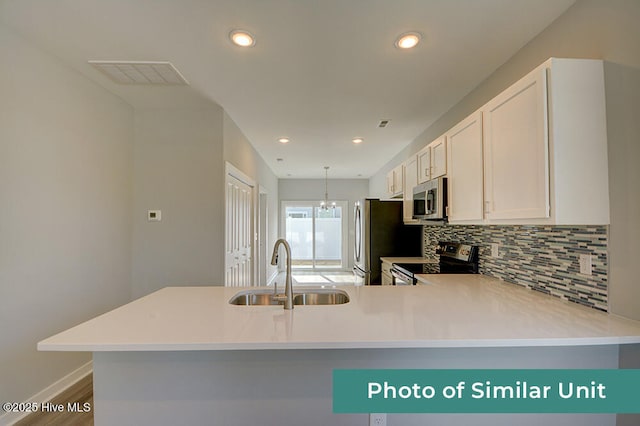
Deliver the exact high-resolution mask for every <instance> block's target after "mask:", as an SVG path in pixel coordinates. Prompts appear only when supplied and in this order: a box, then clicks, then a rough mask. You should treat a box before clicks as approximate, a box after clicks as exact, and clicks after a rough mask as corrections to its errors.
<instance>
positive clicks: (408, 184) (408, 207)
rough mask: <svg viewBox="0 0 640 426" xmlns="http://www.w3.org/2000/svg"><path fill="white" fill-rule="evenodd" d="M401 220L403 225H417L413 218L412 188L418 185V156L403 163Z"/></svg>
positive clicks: (413, 156)
mask: <svg viewBox="0 0 640 426" xmlns="http://www.w3.org/2000/svg"><path fill="white" fill-rule="evenodd" d="M403 183H404V191H403V196H402V200H403V208H402V212H403V219H404V223H417V220H416V219H414V218H413V187H414V186H416V185H417V184H418V156H417V155H412V156H411V157H409V159H408V160H407V161H405V163H404V182H403Z"/></svg>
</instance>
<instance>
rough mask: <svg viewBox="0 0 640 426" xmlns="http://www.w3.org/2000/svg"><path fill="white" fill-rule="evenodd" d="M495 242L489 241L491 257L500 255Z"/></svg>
mask: <svg viewBox="0 0 640 426" xmlns="http://www.w3.org/2000/svg"><path fill="white" fill-rule="evenodd" d="M499 247H500V246H499V245H498V244H497V243H491V257H500V249H499Z"/></svg>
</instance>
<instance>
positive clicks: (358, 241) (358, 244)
mask: <svg viewBox="0 0 640 426" xmlns="http://www.w3.org/2000/svg"><path fill="white" fill-rule="evenodd" d="M354 217H355V219H354V221H355V223H354V227H355V233H356V235H355V241H354V243H355V247H354V255H355V258H356V259H355V260H356V262H357V263H360V255H361V254H362V227H361V225H362V217H361V213H360V205H359V204H358V203H356V210H355V214H354Z"/></svg>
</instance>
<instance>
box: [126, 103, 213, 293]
mask: <svg viewBox="0 0 640 426" xmlns="http://www.w3.org/2000/svg"><path fill="white" fill-rule="evenodd" d="M222 121H223V111H222V108H220V107H218V106H216V105H214V104H212V106H211V108H209V109H149V110H136V112H135V150H134V159H135V161H134V205H133V273H132V292H133V297H134V298H137V297H140V296H143V295H146V294H149V293H151V292H153V291H156V290H158V289H160V288H162V287H166V286H187V285H222V284H223V276H224V275H223V270H224V203H223V200H224V195H223V194H224V192H223V191H224V180H223V179H224V172H223V170H224V162H223V159H222V146H223V144H222ZM148 210H161V212H162V220H161V221H160V222H149V221H147V211H148Z"/></svg>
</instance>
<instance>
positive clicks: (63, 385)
mask: <svg viewBox="0 0 640 426" xmlns="http://www.w3.org/2000/svg"><path fill="white" fill-rule="evenodd" d="M92 371H93V362H92V361H89V362H87V363H86V364H84V365H82V366H81V367H80V368H78V369H76V370H74V371H72V372H71V373H69V374H67V375H66V376H64V377H63V378H61V379H60V380H58V381H57V382H55V383H53V384H52V385H50V386H47V387H46V388H45V389H43V390H41V391H40V392H38V393H37V394H35V395H33V396H32V397H31V398H28V399H27V400H26V401H25V402H37V403H39V404H42V403H43V402H47V401H51V400H52V399H53V398H54V397H56V396H57V395H59V394H60V393H62V392H63V391H65V390H67V389H68V388H69V387H71V386H73V385H74V384H76V383H77V382H78V381H80V380H81V379H83V378H85V377H86V376H87V375H89V374H90V373H91V372H92ZM3 402H4V401H3ZM29 414H31V413H4V414H3V415H1V416H0V426H10V425H13V424H15V423H16V422H18V421H19V420H21V419H23V418H24V417H27V416H28V415H29Z"/></svg>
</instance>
